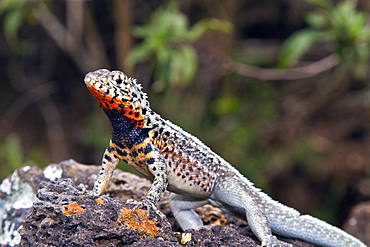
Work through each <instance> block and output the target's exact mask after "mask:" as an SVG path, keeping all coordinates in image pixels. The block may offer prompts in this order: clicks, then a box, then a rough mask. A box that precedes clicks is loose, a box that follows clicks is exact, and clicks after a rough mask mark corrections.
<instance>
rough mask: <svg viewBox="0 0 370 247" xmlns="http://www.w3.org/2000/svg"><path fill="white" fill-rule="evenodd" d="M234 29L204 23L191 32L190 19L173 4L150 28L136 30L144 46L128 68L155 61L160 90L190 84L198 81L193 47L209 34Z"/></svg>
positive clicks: (157, 15)
mask: <svg viewBox="0 0 370 247" xmlns="http://www.w3.org/2000/svg"><path fill="white" fill-rule="evenodd" d="M231 29H232V26H231V24H230V23H228V22H224V21H220V20H216V19H204V20H201V21H199V22H197V23H196V24H194V25H193V26H192V27H191V28H190V27H189V21H188V19H187V17H186V16H185V15H184V14H183V13H181V12H180V11H179V9H178V6H177V4H175V2H171V3H170V4H168V5H167V7H166V8H160V9H159V10H157V11H156V12H155V13H154V14H153V15H152V16H151V18H150V21H149V23H148V24H145V25H142V26H137V27H135V28H134V36H135V37H137V38H141V39H143V42H142V43H140V44H138V45H136V46H135V47H134V48H133V49H132V51H131V53H130V55H129V57H128V59H127V64H128V65H129V66H133V65H134V64H137V63H139V62H144V61H148V60H149V61H151V62H152V63H153V65H154V69H155V71H154V77H155V80H156V82H157V83H159V84H160V85H159V86H158V85H157V86H158V87H159V88H163V87H164V86H165V85H168V84H170V83H173V84H186V83H188V82H190V81H191V80H192V79H193V78H194V76H195V74H196V71H197V67H198V60H197V55H196V52H195V50H194V48H193V47H192V45H191V43H192V42H194V41H196V40H198V39H199V38H200V37H201V36H202V35H203V34H204V33H206V32H207V31H222V32H229V31H231Z"/></svg>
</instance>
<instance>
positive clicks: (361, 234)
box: [344, 202, 370, 246]
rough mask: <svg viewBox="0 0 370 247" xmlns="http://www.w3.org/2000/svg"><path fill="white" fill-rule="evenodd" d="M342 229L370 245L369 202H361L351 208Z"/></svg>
mask: <svg viewBox="0 0 370 247" xmlns="http://www.w3.org/2000/svg"><path fill="white" fill-rule="evenodd" d="M344 230H345V231H346V232H348V233H349V234H351V235H353V236H355V237H357V238H358V239H362V241H363V242H364V243H365V244H366V245H367V246H370V202H362V203H360V204H358V205H356V206H355V207H353V208H352V210H351V212H350V215H349V217H348V220H347V221H346V223H345V224H344Z"/></svg>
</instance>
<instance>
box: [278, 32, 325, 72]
mask: <svg viewBox="0 0 370 247" xmlns="http://www.w3.org/2000/svg"><path fill="white" fill-rule="evenodd" d="M322 38H323V33H322V32H320V31H316V30H312V29H304V30H301V31H298V32H296V33H294V34H293V35H292V36H290V37H289V38H288V39H287V40H286V41H285V42H284V44H283V47H282V49H281V52H280V55H279V59H278V67H280V68H287V67H291V66H293V65H294V64H295V63H296V62H297V60H298V59H299V58H300V57H301V56H302V55H303V54H304V53H306V52H307V51H308V49H310V47H311V46H312V44H313V43H314V42H316V41H317V40H320V39H322Z"/></svg>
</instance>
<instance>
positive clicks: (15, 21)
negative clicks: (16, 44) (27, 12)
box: [4, 9, 23, 42]
mask: <svg viewBox="0 0 370 247" xmlns="http://www.w3.org/2000/svg"><path fill="white" fill-rule="evenodd" d="M22 21H23V11H21V10H20V9H13V10H11V11H8V13H7V14H6V15H5V17H4V34H5V36H6V38H7V39H8V41H10V42H11V40H12V39H14V38H16V36H17V32H18V29H19V28H20V26H21V24H22Z"/></svg>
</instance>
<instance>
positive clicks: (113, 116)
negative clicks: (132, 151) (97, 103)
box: [104, 109, 150, 148]
mask: <svg viewBox="0 0 370 247" xmlns="http://www.w3.org/2000/svg"><path fill="white" fill-rule="evenodd" d="M104 111H105V114H106V115H107V116H108V118H109V120H110V122H111V124H112V141H113V142H114V143H116V144H122V143H123V144H125V145H126V146H127V147H128V148H132V147H133V146H134V145H135V144H137V143H141V142H142V141H143V140H144V139H146V138H147V137H148V135H149V131H150V128H145V127H144V124H143V120H142V121H135V120H133V119H132V118H128V117H127V116H126V115H125V114H122V113H120V112H119V111H116V110H106V109H105V110H104Z"/></svg>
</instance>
